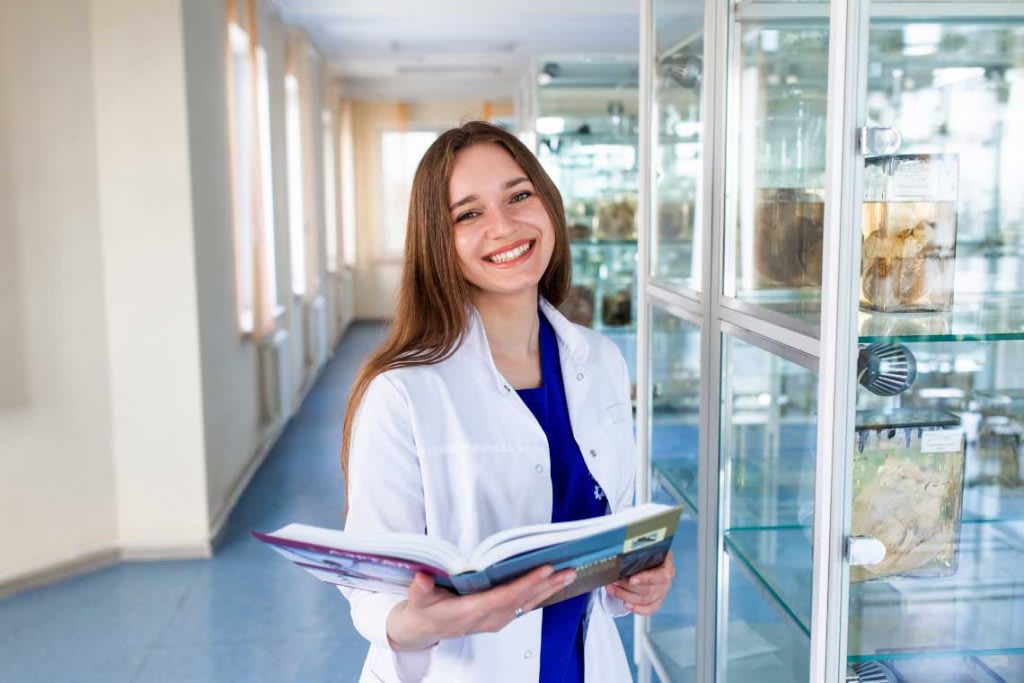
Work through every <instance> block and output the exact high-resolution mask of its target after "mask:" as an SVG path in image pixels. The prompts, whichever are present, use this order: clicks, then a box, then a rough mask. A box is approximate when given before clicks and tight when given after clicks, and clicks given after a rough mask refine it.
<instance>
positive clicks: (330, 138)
mask: <svg viewBox="0 0 1024 683" xmlns="http://www.w3.org/2000/svg"><path fill="white" fill-rule="evenodd" d="M320 121H321V123H322V124H323V129H324V130H323V143H324V249H325V250H326V251H327V271H328V272H331V273H334V272H337V270H338V205H337V202H338V185H337V181H336V180H335V174H334V154H335V148H334V117H333V116H331V112H329V111H327V110H326V109H325V110H324V111H323V112H321V114H320Z"/></svg>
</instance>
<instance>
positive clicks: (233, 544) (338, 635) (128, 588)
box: [0, 323, 633, 683]
mask: <svg viewBox="0 0 1024 683" xmlns="http://www.w3.org/2000/svg"><path fill="white" fill-rule="evenodd" d="M383 332H384V329H383V328H382V327H381V326H380V325H375V324H368V323H359V324H355V325H353V326H352V327H351V328H350V330H349V331H348V332H347V333H346V335H345V337H344V339H343V340H342V342H341V344H340V345H339V347H338V350H337V352H336V354H335V356H334V358H333V359H332V360H331V361H330V362H329V363H328V365H327V367H326V369H325V370H324V372H323V374H322V375H321V377H320V378H319V379H318V380H317V382H316V384H315V385H314V387H313V389H312V390H311V391H310V393H309V396H308V397H307V399H306V401H305V403H303V405H302V406H301V408H300V409H299V411H298V412H297V413H296V415H295V416H294V417H293V418H292V420H291V422H290V423H289V424H288V427H287V429H286V430H285V431H284V433H283V434H282V436H281V439H280V440H279V441H278V443H277V444H276V445H275V446H274V448H273V450H272V451H271V453H270V454H269V456H268V457H267V460H266V462H265V463H264V464H263V466H262V467H261V468H260V470H259V472H257V473H256V476H255V477H254V478H253V481H252V483H251V484H250V486H249V488H248V489H247V490H246V492H245V494H244V495H243V496H242V499H241V501H240V502H239V504H238V506H237V507H236V508H235V510H234V512H233V513H232V515H231V518H230V520H229V521H228V528H227V532H226V535H225V539H224V542H223V544H222V545H221V546H220V548H219V549H218V550H217V553H216V555H215V557H214V558H213V559H211V560H189V561H170V562H145V563H143V562H133V563H123V564H119V565H116V566H113V567H109V568H107V569H103V570H100V571H96V572H92V573H90V574H87V575H83V576H79V577H76V578H73V579H69V580H66V581H63V582H60V583H57V584H54V585H51V586H47V587H44V588H39V589H35V590H31V591H27V592H25V593H21V594H19V595H15V596H12V597H9V598H6V599H4V600H0V683H31V682H33V681H45V682H47V683H60V682H63V681H68V682H74V683H86V682H88V681H102V682H103V683H117V682H119V681H131V682H133V683H134V682H151V681H173V682H174V683H184V682H188V683H192V682H195V683H201V682H203V681H231V682H234V681H252V682H254V683H256V682H260V681H273V682H279V681H308V682H315V681H342V682H347V681H356V680H357V679H358V676H359V671H360V669H361V667H362V662H363V657H364V656H365V653H366V643H365V641H364V640H363V639H362V638H361V637H360V636H359V635H358V634H357V633H356V631H355V629H354V628H353V627H352V622H351V619H350V618H349V614H348V603H347V602H346V601H345V600H344V599H343V598H342V597H341V595H339V594H338V592H337V591H336V590H335V589H334V588H333V587H330V586H327V585H324V584H321V583H319V582H318V581H315V580H313V579H311V578H310V577H309V576H307V575H306V574H304V573H303V572H302V571H301V570H299V569H297V568H295V567H292V566H291V565H289V564H288V563H286V562H284V561H282V560H281V558H280V557H278V556H276V555H274V554H273V553H272V551H270V550H269V549H267V548H265V547H263V546H262V545H260V544H259V543H258V542H257V541H255V540H253V539H252V538H251V536H250V535H249V531H250V530H253V529H257V530H262V531H272V530H274V529H277V528H279V527H281V526H283V525H285V524H287V523H289V522H293V521H301V522H306V523H309V524H318V525H322V526H334V527H340V526H341V525H342V519H341V511H342V507H343V496H342V480H341V473H340V467H339V463H338V444H339V442H340V438H341V420H342V417H343V415H344V407H345V400H346V398H347V395H348V390H349V386H350V384H351V382H352V378H353V376H354V374H355V371H356V369H357V368H358V366H359V364H360V363H361V362H362V361H363V359H364V358H365V357H366V356H367V355H368V354H369V352H370V351H371V350H372V349H373V348H374V347H375V346H376V345H377V344H378V343H379V342H380V341H381V339H382V338H383ZM617 623H618V626H619V630H620V632H621V633H622V635H623V640H624V642H625V643H626V647H627V650H626V651H627V652H628V653H630V654H631V653H632V628H633V620H632V618H631V617H626V618H622V619H619V620H617Z"/></svg>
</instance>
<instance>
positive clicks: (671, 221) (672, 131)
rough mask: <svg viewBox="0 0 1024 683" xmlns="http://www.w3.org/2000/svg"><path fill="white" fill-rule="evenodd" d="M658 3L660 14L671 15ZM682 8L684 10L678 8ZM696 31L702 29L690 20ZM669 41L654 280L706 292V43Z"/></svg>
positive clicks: (658, 127) (659, 133)
mask: <svg viewBox="0 0 1024 683" xmlns="http://www.w3.org/2000/svg"><path fill="white" fill-rule="evenodd" d="M669 4H672V5H680V4H681V3H678V2H674V3H667V2H663V3H658V2H656V3H655V21H656V22H657V21H660V20H661V17H660V15H659V10H661V9H665V10H666V11H668V12H671V9H673V8H663V7H662V6H663V5H669ZM676 9H678V8H676ZM688 19H689V21H688V22H683V23H688V24H689V27H690V29H691V32H692V31H693V30H697V29H700V28H702V27H701V26H700V25H698V24H697V22H696V20H695V18H694V17H689V18H688ZM681 37H682V36H680V35H674V36H668V37H665V36H663V35H662V32H660V31H659V32H657V38H656V40H657V41H658V45H657V54H658V64H657V65H656V68H655V75H654V78H655V82H654V92H655V101H654V130H655V135H656V139H657V146H656V148H655V159H654V161H655V169H654V179H653V183H654V196H655V202H654V206H655V211H654V215H653V223H654V226H653V230H652V233H651V276H652V277H654V278H657V279H660V280H662V281H664V282H665V283H667V284H675V285H679V286H682V287H686V288H689V289H694V290H697V289H700V276H701V261H700V252H701V248H700V241H701V240H700V225H701V201H700V200H701V197H702V195H703V190H702V187H703V173H702V169H703V163H704V162H703V158H702V152H701V150H702V145H703V137H702V135H703V127H702V121H701V106H702V95H701V83H702V79H703V70H704V62H703V58H704V41H703V39H702V37H701V36H700V35H699V34H697V35H694V34H692V33H691V34H690V35H688V36H686V37H685V38H684V39H683V40H682V41H680V38H681Z"/></svg>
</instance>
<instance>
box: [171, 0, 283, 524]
mask: <svg viewBox="0 0 1024 683" xmlns="http://www.w3.org/2000/svg"><path fill="white" fill-rule="evenodd" d="M242 4H243V6H244V3H242ZM182 10H183V15H182V19H183V26H184V55H185V74H186V84H187V96H188V99H187V101H188V146H187V149H188V152H189V156H190V161H191V163H190V173H191V177H192V184H191V200H192V221H193V225H192V229H193V235H194V239H195V260H196V283H197V289H198V291H199V292H200V293H201V296H200V297H199V299H198V320H199V344H200V348H201V351H200V358H201V367H202V375H201V376H202V396H203V406H204V416H203V423H204V433H203V443H204V450H205V452H206V458H205V471H204V476H205V478H206V483H207V486H206V490H205V496H206V498H205V504H206V505H207V507H208V509H209V511H210V520H209V523H210V524H216V522H217V520H219V519H220V518H221V517H222V515H223V513H224V512H225V507H224V506H225V504H226V503H227V502H228V501H229V500H230V498H231V492H232V491H233V489H234V487H235V486H236V485H237V484H238V480H239V478H240V477H241V476H242V474H243V472H244V471H245V469H246V466H247V465H248V464H249V462H250V461H251V460H252V458H253V457H254V456H255V455H256V453H257V451H258V450H259V447H260V443H261V433H260V426H259V401H258V398H259V394H257V393H254V391H253V389H254V387H256V386H258V368H257V358H256V348H255V344H254V343H253V342H252V341H251V340H250V339H249V338H248V337H243V336H242V335H240V334H239V331H238V323H237V321H236V308H235V289H234V287H235V276H234V269H233V267H232V264H233V263H234V250H235V246H234V229H233V223H232V213H231V212H232V204H231V182H230V175H229V169H230V157H229V150H228V112H227V97H226V96H225V93H226V92H227V77H226V73H225V70H224V62H225V53H226V50H227V45H226V38H227V35H226V31H225V29H224V17H225V16H226V15H225V8H224V5H223V3H222V2H217V1H213V0H185V2H184V3H183V6H182ZM269 59H270V54H269V53H268V60H269Z"/></svg>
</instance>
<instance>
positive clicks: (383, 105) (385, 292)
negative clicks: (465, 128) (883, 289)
mask: <svg viewBox="0 0 1024 683" xmlns="http://www.w3.org/2000/svg"><path fill="white" fill-rule="evenodd" d="M483 108H484V103H483V102H409V103H406V105H405V121H406V125H407V126H408V127H409V128H410V129H423V128H427V129H436V130H442V129H444V128H448V127H451V126H457V125H459V124H460V123H462V122H464V121H467V120H470V119H478V118H481V117H482V116H483ZM352 112H353V114H352V118H353V137H354V142H355V145H354V147H355V166H356V168H355V175H356V178H355V181H356V187H355V204H356V207H355V208H356V226H357V227H356V254H357V255H356V263H357V267H356V273H355V290H356V301H355V314H356V317H358V318H389V317H391V316H392V315H393V314H394V308H395V296H396V294H397V292H398V284H399V281H400V279H401V271H402V263H401V259H400V258H396V257H394V256H382V255H380V254H378V253H377V250H376V243H377V239H376V231H378V230H380V229H381V227H380V226H381V218H380V216H381V207H382V206H383V201H384V198H383V190H382V188H381V182H380V180H381V159H380V151H379V150H380V145H379V142H378V140H379V138H380V134H381V132H383V131H385V130H397V129H398V127H399V125H400V123H401V120H402V114H401V104H400V103H398V102H364V101H355V102H353V107H352ZM511 115H512V102H511V101H510V100H509V101H505V100H502V101H500V102H494V103H492V116H494V117H499V116H500V117H510V116H511Z"/></svg>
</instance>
